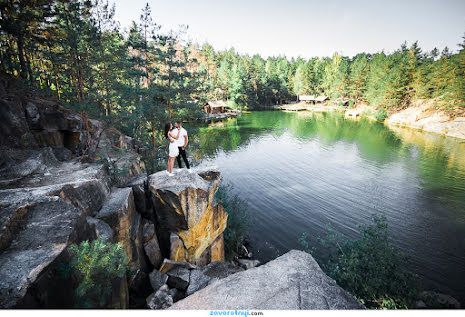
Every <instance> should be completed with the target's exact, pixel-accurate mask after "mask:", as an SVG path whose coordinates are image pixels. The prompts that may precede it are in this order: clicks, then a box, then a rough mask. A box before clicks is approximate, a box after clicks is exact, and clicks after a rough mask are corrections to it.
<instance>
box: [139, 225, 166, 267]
mask: <svg viewBox="0 0 465 317" xmlns="http://www.w3.org/2000/svg"><path fill="white" fill-rule="evenodd" d="M142 236H143V241H144V242H143V243H144V250H145V254H146V255H147V257H148V259H149V261H150V263H152V265H153V266H154V267H155V268H157V269H158V268H159V267H160V265H161V263H162V262H163V256H162V254H161V250H160V245H159V243H158V238H157V234H156V232H155V225H154V224H153V223H152V222H150V221H149V220H144V225H143V228H142Z"/></svg>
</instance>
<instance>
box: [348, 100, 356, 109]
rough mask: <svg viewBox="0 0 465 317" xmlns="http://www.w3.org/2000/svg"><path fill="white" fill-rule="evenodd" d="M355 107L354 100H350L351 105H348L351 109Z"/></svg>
mask: <svg viewBox="0 0 465 317" xmlns="http://www.w3.org/2000/svg"><path fill="white" fill-rule="evenodd" d="M354 105H355V102H354V101H353V100H352V99H350V100H349V105H348V106H349V108H353V107H354Z"/></svg>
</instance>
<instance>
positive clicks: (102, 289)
mask: <svg viewBox="0 0 465 317" xmlns="http://www.w3.org/2000/svg"><path fill="white" fill-rule="evenodd" d="M69 252H70V254H71V255H72V260H71V262H70V270H71V274H72V276H73V278H74V279H76V280H77V283H78V286H77V288H76V289H75V291H74V297H75V306H76V307H78V308H105V307H108V305H109V304H110V301H111V295H112V294H111V293H112V282H113V281H114V280H115V279H120V278H122V277H123V276H124V275H125V273H126V269H127V264H128V258H127V256H126V254H125V252H124V250H123V248H122V247H121V244H120V243H116V244H112V243H109V242H105V241H103V240H102V239H97V240H94V241H92V242H91V243H89V241H83V242H82V243H81V244H80V245H76V244H72V245H71V246H70V248H69Z"/></svg>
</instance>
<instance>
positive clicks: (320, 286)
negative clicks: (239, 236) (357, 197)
mask: <svg viewBox="0 0 465 317" xmlns="http://www.w3.org/2000/svg"><path fill="white" fill-rule="evenodd" d="M363 308H364V306H363V305H362V304H360V303H359V302H358V301H357V300H356V299H355V298H354V297H353V296H352V295H350V294H349V293H347V292H346V291H344V290H343V289H342V288H341V287H339V286H338V285H337V284H336V282H335V281H334V280H332V279H331V278H329V277H328V276H327V275H326V274H325V273H324V272H323V271H322V270H321V268H320V267H319V266H318V264H317V263H316V261H315V260H314V259H313V257H312V256H311V255H310V254H308V253H306V252H303V251H297V250H291V251H289V252H288V253H286V254H284V255H282V256H280V257H278V258H277V259H275V260H273V261H271V262H268V263H266V264H264V265H262V266H259V267H255V268H252V269H249V270H246V271H242V272H238V273H235V274H232V275H230V276H228V277H226V278H224V279H220V280H218V281H215V282H213V283H212V284H210V285H208V286H207V287H205V288H203V289H201V290H199V291H197V292H195V293H194V294H192V295H190V296H188V297H186V298H184V299H182V300H180V301H178V302H176V303H174V305H173V306H171V308H170V309H205V310H211V309H241V310H245V309H286V310H290V309H363Z"/></svg>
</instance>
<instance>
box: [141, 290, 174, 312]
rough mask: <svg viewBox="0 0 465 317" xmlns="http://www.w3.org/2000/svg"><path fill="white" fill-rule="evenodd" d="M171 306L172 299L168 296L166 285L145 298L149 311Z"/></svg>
mask: <svg viewBox="0 0 465 317" xmlns="http://www.w3.org/2000/svg"><path fill="white" fill-rule="evenodd" d="M171 305H173V298H172V297H171V295H170V294H169V288H168V285H166V284H165V285H163V286H162V287H160V289H159V290H158V291H156V292H154V293H153V294H151V295H150V296H149V297H147V306H148V307H149V308H150V309H167V308H169V307H170V306H171Z"/></svg>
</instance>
